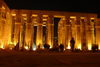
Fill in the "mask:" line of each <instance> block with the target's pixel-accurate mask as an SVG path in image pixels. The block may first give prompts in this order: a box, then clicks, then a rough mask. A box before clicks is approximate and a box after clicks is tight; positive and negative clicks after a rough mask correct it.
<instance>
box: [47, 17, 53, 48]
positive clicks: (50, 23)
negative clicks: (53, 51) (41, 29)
mask: <svg viewBox="0 0 100 67" xmlns="http://www.w3.org/2000/svg"><path fill="white" fill-rule="evenodd" d="M53 27H54V25H53V16H49V17H48V22H47V44H49V45H50V48H52V47H53V33H54V32H53V31H54V30H53Z"/></svg>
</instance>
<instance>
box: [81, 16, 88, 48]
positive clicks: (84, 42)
mask: <svg viewBox="0 0 100 67" xmlns="http://www.w3.org/2000/svg"><path fill="white" fill-rule="evenodd" d="M86 28H87V25H86V18H85V17H84V18H81V42H82V50H87V38H86V33H87V30H86Z"/></svg>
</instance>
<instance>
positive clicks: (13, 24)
mask: <svg viewBox="0 0 100 67" xmlns="http://www.w3.org/2000/svg"><path fill="white" fill-rule="evenodd" d="M15 22H16V15H14V14H13V15H12V32H11V34H12V35H11V42H12V43H14V33H15Z"/></svg>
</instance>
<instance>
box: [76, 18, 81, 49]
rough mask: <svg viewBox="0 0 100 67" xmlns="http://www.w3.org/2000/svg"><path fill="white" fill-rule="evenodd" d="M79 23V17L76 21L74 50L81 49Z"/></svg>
mask: <svg viewBox="0 0 100 67" xmlns="http://www.w3.org/2000/svg"><path fill="white" fill-rule="evenodd" d="M81 47H82V44H81V22H80V17H77V19H76V48H78V49H81Z"/></svg>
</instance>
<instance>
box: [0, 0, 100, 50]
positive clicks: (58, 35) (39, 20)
mask: <svg viewBox="0 0 100 67" xmlns="http://www.w3.org/2000/svg"><path fill="white" fill-rule="evenodd" d="M72 37H73V38H74V39H75V48H76V49H81V50H91V48H92V46H93V44H97V45H98V46H99V49H100V20H99V18H97V14H94V13H79V12H63V11H62V12H61V11H46V10H23V9H22V10H17V9H9V7H8V6H7V5H6V4H5V2H4V1H3V0H0V48H3V49H6V48H10V49H12V48H14V47H15V46H16V44H18V43H19V49H21V48H25V49H27V50H29V49H33V50H34V49H36V48H38V46H40V48H44V47H43V45H44V44H49V45H50V48H53V47H54V46H56V44H57V45H60V44H63V45H64V48H65V49H70V40H71V38H72Z"/></svg>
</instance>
